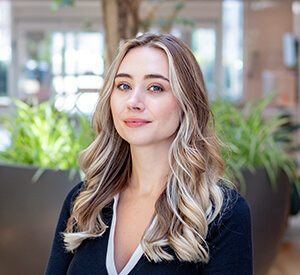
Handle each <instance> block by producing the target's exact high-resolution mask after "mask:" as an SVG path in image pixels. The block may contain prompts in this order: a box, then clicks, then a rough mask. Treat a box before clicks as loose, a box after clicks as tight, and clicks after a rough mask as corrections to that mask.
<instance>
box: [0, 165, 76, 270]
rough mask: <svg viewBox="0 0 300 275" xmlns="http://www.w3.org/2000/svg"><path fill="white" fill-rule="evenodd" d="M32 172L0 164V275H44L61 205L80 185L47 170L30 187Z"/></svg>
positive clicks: (60, 172)
mask: <svg viewBox="0 0 300 275" xmlns="http://www.w3.org/2000/svg"><path fill="white" fill-rule="evenodd" d="M35 172H36V169H33V168H28V167H18V166H12V165H4V164H0V221H1V222H0V274H6V275H15V274H23V275H27V274H28V275H32V274H44V272H45V267H46V264H47V260H48V256H49V252H50V249H51V244H52V240H53V236H54V231H55V227H56V223H57V220H58V216H59V212H60V209H61V207H62V203H63V201H64V198H65V197H66V195H67V193H68V192H69V190H70V189H71V188H72V187H73V186H74V185H75V184H76V183H78V182H79V181H80V179H79V175H76V178H75V179H73V180H69V171H54V170H47V171H45V173H44V174H42V176H41V177H40V179H39V180H38V181H37V182H36V183H32V181H31V179H32V177H33V175H34V173H35Z"/></svg>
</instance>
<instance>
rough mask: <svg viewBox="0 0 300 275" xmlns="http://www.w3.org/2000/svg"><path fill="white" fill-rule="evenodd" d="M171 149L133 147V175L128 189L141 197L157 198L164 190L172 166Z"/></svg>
mask: <svg viewBox="0 0 300 275" xmlns="http://www.w3.org/2000/svg"><path fill="white" fill-rule="evenodd" d="M168 154H169V147H166V146H164V147H162V148H158V147H154V146H151V147H150V146H149V147H146V148H145V147H143V148H142V147H133V146H131V157H132V173H131V178H130V182H129V184H128V189H130V190H131V191H132V192H134V193H135V194H136V195H139V196H155V197H157V196H158V195H160V194H161V192H162V191H163V190H164V188H165V186H166V183H167V180H168V175H169V172H170V165H169V161H168Z"/></svg>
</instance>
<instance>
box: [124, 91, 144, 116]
mask: <svg viewBox="0 0 300 275" xmlns="http://www.w3.org/2000/svg"><path fill="white" fill-rule="evenodd" d="M127 108H128V109H130V110H134V111H143V110H145V104H144V98H143V92H142V90H141V89H140V88H136V89H134V90H132V93H131V94H130V97H129V99H128V100H127Z"/></svg>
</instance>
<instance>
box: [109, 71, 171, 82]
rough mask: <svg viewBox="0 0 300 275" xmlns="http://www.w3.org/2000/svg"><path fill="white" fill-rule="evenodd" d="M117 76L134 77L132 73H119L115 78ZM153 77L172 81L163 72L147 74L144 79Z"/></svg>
mask: <svg viewBox="0 0 300 275" xmlns="http://www.w3.org/2000/svg"><path fill="white" fill-rule="evenodd" d="M117 77H127V78H130V79H133V76H132V75H130V74H126V73H119V74H117V75H116V76H115V78H117ZM151 78H160V79H163V80H165V81H167V82H170V81H169V79H168V78H167V77H165V76H163V75H161V74H147V75H145V76H144V79H151Z"/></svg>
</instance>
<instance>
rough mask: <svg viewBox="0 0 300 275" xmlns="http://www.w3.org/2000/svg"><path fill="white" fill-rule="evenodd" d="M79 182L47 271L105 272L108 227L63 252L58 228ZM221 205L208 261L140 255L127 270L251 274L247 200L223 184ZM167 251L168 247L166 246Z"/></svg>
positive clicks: (155, 274)
mask: <svg viewBox="0 0 300 275" xmlns="http://www.w3.org/2000/svg"><path fill="white" fill-rule="evenodd" d="M81 186H82V184H79V185H77V186H75V187H74V188H73V189H72V190H71V192H70V193H69V194H68V196H67V198H66V200H65V202H64V205H63V208H62V211H61V214H60V218H59V221H58V225H57V228H56V233H55V236H54V241H53V245H52V250H51V253H50V258H49V261H48V265H47V269H46V273H45V274H46V275H63V274H71V275H77V274H78V275H84V274H86V275H93V274H101V275H105V274H107V270H106V252H107V244H108V238H109V231H110V227H109V228H108V229H107V230H106V232H105V233H104V234H103V235H102V236H101V237H97V238H93V239H87V240H84V241H83V242H82V244H81V245H80V246H79V247H78V248H77V249H76V250H75V252H74V253H70V252H66V251H65V248H64V243H63V237H62V236H61V234H60V233H61V232H64V230H65V228H66V223H67V221H68V219H69V217H70V212H71V203H72V202H73V201H74V198H75V197H76V195H77V194H78V192H79V190H80V188H81ZM224 190H225V192H224V193H225V200H224V207H223V209H222V211H221V213H220V214H219V216H218V217H217V218H216V219H215V220H214V222H213V223H212V224H211V225H210V226H209V232H208V235H207V238H206V241H207V243H208V245H209V254H210V261H209V263H208V264H201V263H190V262H180V261H179V260H178V259H175V260H173V261H164V262H160V263H154V262H151V261H148V260H147V258H146V257H145V256H144V255H143V256H142V257H141V258H140V260H139V261H138V263H137V264H136V265H135V267H134V268H133V269H132V270H131V272H130V273H129V274H132V275H133V274H142V275H147V274H149V275H150V274H151V275H159V274H164V275H167V274H172V275H176V274H178V275H179V274H180V275H183V274H188V275H193V274H213V275H215V274H220V275H221V274H222V275H226V274H228V275H229V274H230V275H234V274H237V275H240V274H243V275H248V274H249V275H252V274H253V263H252V237H251V218H250V209H249V206H248V204H247V202H246V200H245V199H244V198H243V197H242V196H240V195H239V194H238V193H237V192H236V191H234V190H231V189H228V188H224ZM112 214H113V212H112V204H110V205H109V206H108V207H106V208H105V209H104V210H103V218H104V221H105V222H106V224H107V225H108V226H110V224H111V220H112ZM169 251H170V250H169Z"/></svg>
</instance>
